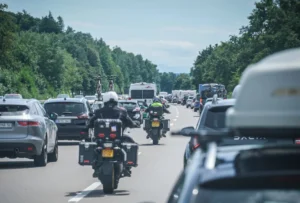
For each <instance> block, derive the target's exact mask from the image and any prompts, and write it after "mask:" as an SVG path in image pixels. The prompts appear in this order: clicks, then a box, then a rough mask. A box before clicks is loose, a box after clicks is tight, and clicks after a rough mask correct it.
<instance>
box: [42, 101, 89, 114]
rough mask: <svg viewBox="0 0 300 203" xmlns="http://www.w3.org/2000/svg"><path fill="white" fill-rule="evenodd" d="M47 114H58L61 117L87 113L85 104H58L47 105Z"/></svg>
mask: <svg viewBox="0 0 300 203" xmlns="http://www.w3.org/2000/svg"><path fill="white" fill-rule="evenodd" d="M44 107H45V110H46V111H47V113H53V112H54V113H57V114H58V115H59V116H61V115H65V116H78V115H80V114H82V113H83V112H85V110H86V109H85V106H84V104H83V103H77V102H57V103H47V104H45V105H44Z"/></svg>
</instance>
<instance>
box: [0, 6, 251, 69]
mask: <svg viewBox="0 0 300 203" xmlns="http://www.w3.org/2000/svg"><path fill="white" fill-rule="evenodd" d="M2 2H3V1H2ZM4 2H5V3H7V4H8V7H9V9H8V10H9V11H13V12H17V11H22V10H23V9H24V10H26V11H27V12H28V13H30V14H31V15H33V16H35V17H41V16H45V15H47V14H48V12H49V11H51V12H52V14H53V16H54V17H57V16H59V15H60V16H62V17H63V19H64V22H65V25H66V26H67V25H69V26H71V27H72V28H73V29H75V30H76V31H82V32H88V33H91V34H92V36H93V37H95V38H101V37H102V38H103V39H104V40H105V41H106V43H107V44H108V45H110V46H111V47H114V46H116V45H117V46H119V47H121V48H122V49H123V50H125V51H128V52H133V53H135V54H142V55H143V57H144V58H147V59H149V60H151V61H152V62H153V63H154V64H157V65H158V68H159V69H160V71H166V72H169V71H170V72H176V73H180V72H185V73H187V72H189V70H190V67H192V65H193V63H194V61H195V59H196V56H197V54H198V52H199V51H200V50H202V49H203V48H205V47H207V46H208V45H209V44H216V43H219V42H220V41H226V40H227V39H229V35H232V34H238V33H239V28H241V27H242V26H243V25H248V19H247V17H248V16H249V15H250V13H251V12H252V10H253V9H254V2H256V0H185V1H184V0H85V1H84V0H81V1H79V0H43V1H42V0H4Z"/></svg>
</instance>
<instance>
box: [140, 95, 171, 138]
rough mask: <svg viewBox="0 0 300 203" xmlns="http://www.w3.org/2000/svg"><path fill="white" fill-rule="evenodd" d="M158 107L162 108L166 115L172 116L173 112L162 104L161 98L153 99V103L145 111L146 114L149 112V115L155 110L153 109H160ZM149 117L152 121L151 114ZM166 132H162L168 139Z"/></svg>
mask: <svg viewBox="0 0 300 203" xmlns="http://www.w3.org/2000/svg"><path fill="white" fill-rule="evenodd" d="M158 107H161V108H162V110H163V112H164V113H168V114H170V113H171V112H170V111H169V110H168V109H167V108H166V107H165V106H164V105H163V104H162V102H161V100H160V98H158V97H154V98H153V103H152V104H151V105H150V106H149V107H148V108H147V109H146V110H145V112H147V113H149V112H150V111H151V110H153V108H156V109H157V108H158ZM149 117H150V119H151V115H150V114H149ZM166 133H167V132H166V131H165V130H163V132H162V136H163V137H166ZM149 137H150V136H149V131H148V132H147V139H149Z"/></svg>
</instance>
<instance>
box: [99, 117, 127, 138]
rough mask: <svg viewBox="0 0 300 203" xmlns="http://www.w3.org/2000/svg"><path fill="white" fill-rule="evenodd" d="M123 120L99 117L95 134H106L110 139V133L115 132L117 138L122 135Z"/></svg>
mask: <svg viewBox="0 0 300 203" xmlns="http://www.w3.org/2000/svg"><path fill="white" fill-rule="evenodd" d="M122 133H123V130H122V121H121V120H120V119H97V120H96V121H95V123H94V136H95V137H96V138H98V137H99V135H100V134H104V137H105V138H106V139H110V134H115V135H116V139H120V138H121V137H122Z"/></svg>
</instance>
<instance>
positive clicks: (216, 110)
mask: <svg viewBox="0 0 300 203" xmlns="http://www.w3.org/2000/svg"><path fill="white" fill-rule="evenodd" d="M230 107H231V106H221V107H213V108H210V109H209V110H208V111H207V114H206V118H205V123H204V126H205V127H207V128H212V129H223V128H226V126H225V115H226V111H227V109H228V108H230Z"/></svg>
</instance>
